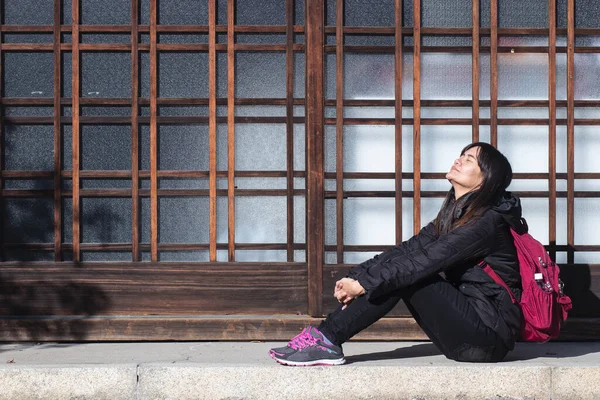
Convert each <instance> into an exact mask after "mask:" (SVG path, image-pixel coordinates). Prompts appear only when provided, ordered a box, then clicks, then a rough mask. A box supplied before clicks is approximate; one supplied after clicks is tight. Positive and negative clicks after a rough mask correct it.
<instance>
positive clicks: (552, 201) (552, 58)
mask: <svg viewBox="0 0 600 400" xmlns="http://www.w3.org/2000/svg"><path fill="white" fill-rule="evenodd" d="M548 27H549V32H548V50H549V51H548V119H549V124H548V192H549V194H550V196H549V197H548V214H549V215H548V241H549V244H550V245H551V246H553V245H556V0H548ZM550 255H551V256H552V258H553V259H556V252H555V251H552V252H551V253H550Z"/></svg>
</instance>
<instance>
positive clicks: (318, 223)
mask: <svg viewBox="0 0 600 400" xmlns="http://www.w3.org/2000/svg"><path fill="white" fill-rule="evenodd" d="M305 5H306V38H305V41H306V53H305V56H306V176H307V178H306V192H307V194H306V196H307V199H306V228H307V237H306V248H307V251H306V260H307V263H308V314H309V315H311V316H314V317H320V316H322V313H323V297H322V293H323V261H324V260H323V257H324V252H323V246H324V242H325V236H324V223H323V221H324V218H325V215H324V204H323V203H324V202H323V198H324V187H323V172H324V169H323V147H324V141H323V129H324V125H323V116H324V114H323V113H324V99H323V98H324V94H323V83H324V70H323V41H324V37H323V36H324V35H323V25H324V21H323V19H324V12H325V8H324V5H323V2H322V1H321V0H306V3H305Z"/></svg>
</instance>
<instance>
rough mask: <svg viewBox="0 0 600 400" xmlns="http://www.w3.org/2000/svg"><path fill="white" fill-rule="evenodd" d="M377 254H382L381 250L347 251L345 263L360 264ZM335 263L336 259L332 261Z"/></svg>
mask: <svg viewBox="0 0 600 400" xmlns="http://www.w3.org/2000/svg"><path fill="white" fill-rule="evenodd" d="M377 254H381V251H366V252H345V253H344V263H345V264H360V263H362V262H365V261H367V260H370V259H371V258H373V257H375V256H376V255H377ZM332 264H335V261H334V262H333V263H332Z"/></svg>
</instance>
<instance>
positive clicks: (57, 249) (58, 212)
mask: <svg viewBox="0 0 600 400" xmlns="http://www.w3.org/2000/svg"><path fill="white" fill-rule="evenodd" d="M60 6H61V1H60V0H54V31H53V40H54V76H53V85H54V87H53V89H54V90H53V108H54V210H53V211H54V212H53V220H54V261H61V260H62V247H61V246H62V198H61V193H60V192H61V189H62V185H61V178H60V172H61V171H60V170H61V159H62V137H61V136H62V135H61V129H60V116H61V112H62V110H61V106H60V90H61V71H62V65H61V53H60V42H61V33H60V15H61V8H60Z"/></svg>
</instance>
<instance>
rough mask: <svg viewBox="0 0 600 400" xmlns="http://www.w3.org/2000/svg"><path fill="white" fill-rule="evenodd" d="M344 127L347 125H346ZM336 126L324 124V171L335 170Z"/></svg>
mask: <svg viewBox="0 0 600 400" xmlns="http://www.w3.org/2000/svg"><path fill="white" fill-rule="evenodd" d="M345 128H346V129H348V128H349V127H348V126H346V127H345ZM336 140H337V139H336V127H335V126H332V125H326V126H325V138H324V145H323V146H324V152H325V166H324V168H325V172H335V170H336V164H335V163H336Z"/></svg>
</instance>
